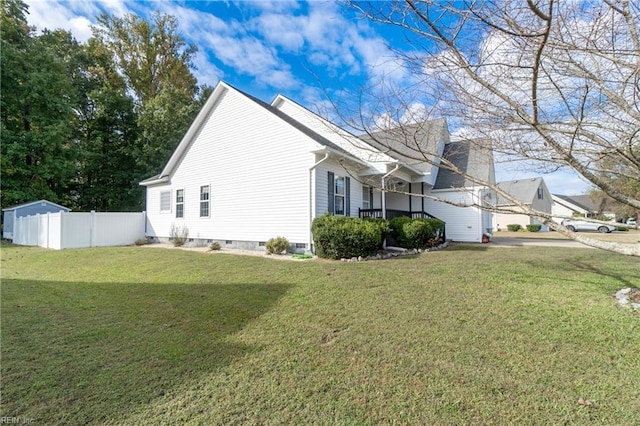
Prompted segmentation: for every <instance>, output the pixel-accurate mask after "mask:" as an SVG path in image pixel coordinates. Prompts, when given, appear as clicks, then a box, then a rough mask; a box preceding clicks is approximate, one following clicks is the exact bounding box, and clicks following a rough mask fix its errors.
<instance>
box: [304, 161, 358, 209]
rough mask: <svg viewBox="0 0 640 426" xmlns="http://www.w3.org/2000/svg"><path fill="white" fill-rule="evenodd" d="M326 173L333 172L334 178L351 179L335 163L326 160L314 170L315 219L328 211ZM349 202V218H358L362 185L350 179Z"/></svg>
mask: <svg viewBox="0 0 640 426" xmlns="http://www.w3.org/2000/svg"><path fill="white" fill-rule="evenodd" d="M328 172H333V173H334V174H335V176H336V177H341V176H342V177H351V176H349V174H348V173H347V171H346V170H345V169H344V168H343V167H342V166H341V165H340V164H338V163H337V162H334V161H332V160H328V161H326V162H324V163H321V164H320V165H319V166H318V167H317V168H316V169H315V170H314V175H315V179H314V182H315V185H314V188H316V189H317V191H316V194H317V195H316V202H315V217H318V216H322V215H323V214H325V213H327V212H328V211H329V206H328V201H329V188H328V174H327V173H328ZM350 186H351V196H350V198H351V200H350V212H349V213H350V214H349V216H352V217H358V209H360V208H362V184H361V183H360V182H358V181H357V180H356V179H355V178H353V177H351V184H350Z"/></svg>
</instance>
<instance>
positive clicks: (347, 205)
mask: <svg viewBox="0 0 640 426" xmlns="http://www.w3.org/2000/svg"><path fill="white" fill-rule="evenodd" d="M344 192H345V197H344V198H345V201H344V215H345V216H351V178H348V177H346V178H344Z"/></svg>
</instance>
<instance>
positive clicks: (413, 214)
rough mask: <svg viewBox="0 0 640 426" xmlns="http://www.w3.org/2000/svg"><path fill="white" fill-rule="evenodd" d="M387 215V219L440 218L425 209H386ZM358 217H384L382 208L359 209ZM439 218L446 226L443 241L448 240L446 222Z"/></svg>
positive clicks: (443, 230) (443, 229)
mask: <svg viewBox="0 0 640 426" xmlns="http://www.w3.org/2000/svg"><path fill="white" fill-rule="evenodd" d="M385 216H386V219H387V220H390V219H393V218H394V217H399V216H406V217H410V218H411V219H438V218H437V217H435V216H434V215H432V214H429V213H427V212H425V211H423V210H414V211H409V210H396V209H386V215H385ZM358 217H360V218H361V219H364V218H371V219H382V218H383V215H382V209H358ZM438 220H440V221H442V223H444V226H443V228H442V236H441V238H442V241H443V242H444V241H447V234H446V227H447V226H446V223H445V222H444V221H443V220H442V219H438Z"/></svg>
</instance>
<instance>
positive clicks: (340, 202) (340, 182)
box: [333, 177, 346, 215]
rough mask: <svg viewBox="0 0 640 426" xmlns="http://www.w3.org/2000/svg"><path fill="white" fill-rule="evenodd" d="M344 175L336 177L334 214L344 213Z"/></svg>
mask: <svg viewBox="0 0 640 426" xmlns="http://www.w3.org/2000/svg"><path fill="white" fill-rule="evenodd" d="M345 188H346V187H345V183H344V177H336V189H335V192H334V204H333V206H334V207H333V208H334V210H333V211H334V214H337V215H344V204H345V203H344V197H345V193H346V191H345Z"/></svg>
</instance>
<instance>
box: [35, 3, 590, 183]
mask: <svg viewBox="0 0 640 426" xmlns="http://www.w3.org/2000/svg"><path fill="white" fill-rule="evenodd" d="M26 3H27V4H28V5H29V15H28V21H29V23H30V24H31V25H33V26H35V27H36V28H37V29H38V30H42V29H44V28H49V29H56V28H62V29H66V30H69V31H71V32H72V34H73V35H74V37H75V38H76V39H78V40H79V41H86V40H87V39H88V38H89V37H90V36H91V29H90V26H91V25H92V24H94V23H95V21H96V16H98V15H99V14H100V13H103V12H104V13H108V14H111V15H116V16H122V15H123V14H125V13H135V14H137V15H140V16H142V17H148V16H149V15H150V14H152V13H153V12H155V11H159V12H161V13H166V14H171V15H174V16H176V17H177V18H178V21H179V28H180V32H181V35H182V36H183V37H184V38H185V39H186V40H187V41H188V42H191V43H194V44H195V45H196V46H197V47H198V53H197V55H196V57H195V60H194V63H195V65H196V67H197V70H195V71H194V74H195V75H196V77H197V79H198V82H199V83H200V84H209V85H212V86H213V85H215V84H216V83H217V82H218V81H219V80H224V81H226V82H227V83H230V84H232V85H233V86H235V87H237V88H239V89H241V90H243V91H245V92H247V93H250V94H252V95H254V96H256V97H258V98H260V99H263V100H265V101H267V102H270V101H271V100H272V99H273V98H274V97H275V96H276V95H277V94H278V93H282V94H283V95H285V96H287V97H289V98H291V99H293V100H295V101H297V102H299V103H300V104H302V105H304V106H306V107H308V108H310V109H312V110H325V111H326V110H329V109H331V107H330V105H329V104H328V102H327V96H329V97H330V98H332V99H345V98H348V97H349V96H351V97H353V95H352V94H351V93H352V92H349V90H350V89H356V88H358V87H363V86H365V87H366V86H368V87H376V86H377V84H376V83H377V82H379V81H380V80H381V79H385V80H386V81H390V82H393V83H406V82H410V81H411V74H410V72H409V70H407V69H406V68H404V67H402V66H400V65H399V64H398V62H397V61H396V60H394V56H393V54H392V53H391V52H390V50H389V45H391V46H392V47H394V48H399V49H403V48H404V46H403V44H402V43H403V37H402V34H399V33H398V32H396V31H394V30H393V29H391V28H389V27H385V26H381V25H376V24H373V23H371V22H369V21H366V20H364V19H361V18H360V17H359V16H358V15H357V14H355V13H354V12H353V11H350V10H347V9H345V7H344V6H343V5H341V4H338V3H336V2H334V1H323V0H318V1H312V2H297V1H292V0H291V1H290V0H280V1H278V0H271V1H243V2H231V1H203V0H201V1H187V0H182V1H173V2H170V1H160V0H159V1H131V0H26ZM346 93H349V94H348V95H346V96H345V94H346ZM412 107H416V105H412ZM417 107H420V105H417ZM451 130H455V129H451ZM521 168H522V167H521V166H518V167H512V166H510V165H501V164H497V165H496V171H497V178H498V180H510V179H521V178H525V177H532V176H535V175H536V172H535V171H534V170H524V171H523V170H521ZM544 178H545V181H546V182H547V186H548V187H549V189H550V190H551V192H552V193H558V194H566V195H574V194H580V193H583V192H584V190H585V189H586V187H587V186H586V184H585V183H584V182H582V181H581V180H580V179H579V178H578V177H577V176H575V175H573V174H570V173H566V172H561V173H554V174H551V175H545V176H544Z"/></svg>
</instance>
